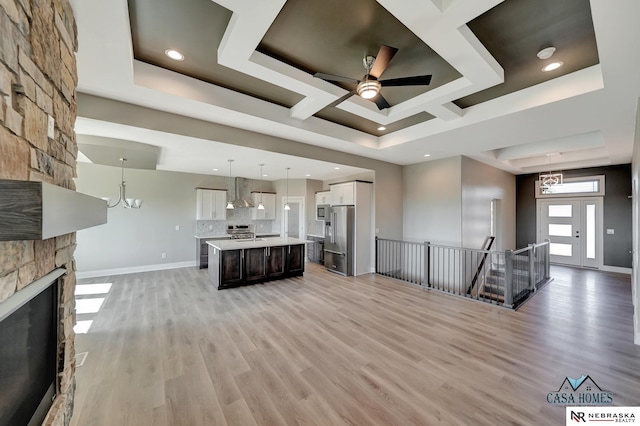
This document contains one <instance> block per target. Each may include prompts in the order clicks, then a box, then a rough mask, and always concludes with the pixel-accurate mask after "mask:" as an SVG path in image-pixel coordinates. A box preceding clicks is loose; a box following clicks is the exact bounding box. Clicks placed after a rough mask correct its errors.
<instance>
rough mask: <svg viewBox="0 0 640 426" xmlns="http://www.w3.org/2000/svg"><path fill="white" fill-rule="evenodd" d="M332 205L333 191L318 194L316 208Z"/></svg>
mask: <svg viewBox="0 0 640 426" xmlns="http://www.w3.org/2000/svg"><path fill="white" fill-rule="evenodd" d="M323 204H331V191H320V192H316V207H318V206H321V205H323Z"/></svg>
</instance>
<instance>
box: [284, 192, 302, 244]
mask: <svg viewBox="0 0 640 426" xmlns="http://www.w3.org/2000/svg"><path fill="white" fill-rule="evenodd" d="M287 201H288V202H289V207H290V210H285V209H284V206H285V204H286V202H287ZM305 220H306V215H305V211H304V197H289V199H288V200H287V199H286V198H284V197H283V198H282V230H283V236H284V237H291V238H305V237H306V235H305V228H304V224H305Z"/></svg>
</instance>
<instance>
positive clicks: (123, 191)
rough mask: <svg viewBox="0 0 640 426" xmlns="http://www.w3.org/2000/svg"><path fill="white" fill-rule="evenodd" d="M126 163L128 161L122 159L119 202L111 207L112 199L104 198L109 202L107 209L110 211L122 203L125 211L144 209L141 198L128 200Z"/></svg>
mask: <svg viewBox="0 0 640 426" xmlns="http://www.w3.org/2000/svg"><path fill="white" fill-rule="evenodd" d="M125 161H127V159H126V158H121V159H120V163H121V164H122V165H121V168H122V174H121V179H120V196H119V198H118V201H116V203H115V204H113V205H111V198H108V197H103V198H102V199H103V200H105V201H106V202H107V207H108V208H110V209H111V208H113V207H115V206H117V205H118V204H121V203H122V207H124V208H125V209H139V208H140V207H142V200H141V199H140V198H127V184H126V182H125V181H124V162H125Z"/></svg>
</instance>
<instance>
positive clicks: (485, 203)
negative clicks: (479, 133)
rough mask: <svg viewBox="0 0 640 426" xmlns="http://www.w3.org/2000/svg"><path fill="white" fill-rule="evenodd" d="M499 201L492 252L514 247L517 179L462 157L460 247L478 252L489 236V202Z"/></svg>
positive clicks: (509, 174)
mask: <svg viewBox="0 0 640 426" xmlns="http://www.w3.org/2000/svg"><path fill="white" fill-rule="evenodd" d="M492 199H497V200H500V202H499V203H498V205H499V210H500V211H499V212H497V213H498V217H499V218H500V223H499V224H498V232H497V239H496V241H495V242H494V246H493V247H492V248H493V249H498V250H513V249H515V248H516V247H515V244H516V177H515V176H514V175H512V174H511V173H507V172H505V171H503V170H499V169H496V168H494V167H491V166H488V165H486V164H484V163H481V162H479V161H476V160H473V159H471V158H468V157H462V246H463V247H466V248H474V249H480V248H482V244H483V243H484V240H485V238H486V237H487V236H488V235H490V234H491V200H492Z"/></svg>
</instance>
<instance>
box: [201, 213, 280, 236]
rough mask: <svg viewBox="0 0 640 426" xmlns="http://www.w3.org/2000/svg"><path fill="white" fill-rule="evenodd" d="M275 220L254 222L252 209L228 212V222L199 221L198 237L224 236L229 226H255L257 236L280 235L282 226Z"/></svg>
mask: <svg viewBox="0 0 640 426" xmlns="http://www.w3.org/2000/svg"><path fill="white" fill-rule="evenodd" d="M276 222H277V221H275V220H252V219H251V209H241V208H239V209H234V210H228V211H227V220H197V221H196V235H198V236H206V235H224V234H226V232H227V226H229V225H253V228H254V229H255V232H256V233H257V234H270V233H279V232H280V226H278V225H277V223H276Z"/></svg>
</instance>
